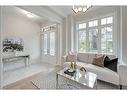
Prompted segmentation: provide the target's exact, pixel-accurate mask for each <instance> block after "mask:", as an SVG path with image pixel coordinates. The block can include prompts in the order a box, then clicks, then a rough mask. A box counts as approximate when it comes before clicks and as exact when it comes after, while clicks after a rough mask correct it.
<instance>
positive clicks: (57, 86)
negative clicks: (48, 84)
mask: <svg viewBox="0 0 127 95" xmlns="http://www.w3.org/2000/svg"><path fill="white" fill-rule="evenodd" d="M56 89H58V74H56Z"/></svg>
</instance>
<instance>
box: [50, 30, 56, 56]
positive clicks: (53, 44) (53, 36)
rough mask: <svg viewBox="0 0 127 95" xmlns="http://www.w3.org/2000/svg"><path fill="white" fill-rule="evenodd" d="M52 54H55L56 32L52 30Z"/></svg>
mask: <svg viewBox="0 0 127 95" xmlns="http://www.w3.org/2000/svg"><path fill="white" fill-rule="evenodd" d="M50 55H52V56H54V55H55V32H50Z"/></svg>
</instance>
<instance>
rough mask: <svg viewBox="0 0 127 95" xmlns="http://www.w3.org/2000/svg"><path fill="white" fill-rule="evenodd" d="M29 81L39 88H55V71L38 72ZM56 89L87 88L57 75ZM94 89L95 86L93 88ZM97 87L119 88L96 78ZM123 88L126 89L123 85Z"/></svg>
mask: <svg viewBox="0 0 127 95" xmlns="http://www.w3.org/2000/svg"><path fill="white" fill-rule="evenodd" d="M31 82H32V83H33V84H34V85H35V86H37V87H38V88H39V89H44V90H55V89H56V71H52V72H47V73H43V72H42V73H40V74H39V75H38V77H36V78H34V79H33V80H31ZM58 89H63V90H70V89H89V88H87V87H85V86H83V85H81V84H78V83H76V82H74V81H71V80H69V79H66V78H64V77H60V76H59V86H58ZM94 89H95V88H94ZM97 89H107V90H109V89H111V90H112V89H114V90H115V89H119V86H116V85H113V84H110V83H107V82H103V81H100V80H97ZM123 89H127V88H126V87H124V88H123Z"/></svg>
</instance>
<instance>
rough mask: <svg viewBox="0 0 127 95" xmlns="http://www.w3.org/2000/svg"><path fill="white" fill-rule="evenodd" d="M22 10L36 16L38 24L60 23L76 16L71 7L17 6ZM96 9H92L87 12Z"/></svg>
mask: <svg viewBox="0 0 127 95" xmlns="http://www.w3.org/2000/svg"><path fill="white" fill-rule="evenodd" d="M18 8H20V9H22V10H26V11H28V12H31V13H34V14H35V15H37V18H36V19H35V21H38V22H42V23H43V22H48V21H51V22H61V21H62V20H63V18H66V17H67V16H69V15H74V16H75V15H77V14H75V13H74V11H73V10H72V6H18ZM96 8H98V7H92V8H91V9H89V11H91V10H93V9H96Z"/></svg>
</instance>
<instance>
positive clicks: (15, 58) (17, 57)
mask: <svg viewBox="0 0 127 95" xmlns="http://www.w3.org/2000/svg"><path fill="white" fill-rule="evenodd" d="M20 59H25V66H28V65H29V60H30V55H28V54H26V55H14V56H5V57H3V59H2V60H3V63H4V62H14V61H18V60H20Z"/></svg>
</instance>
